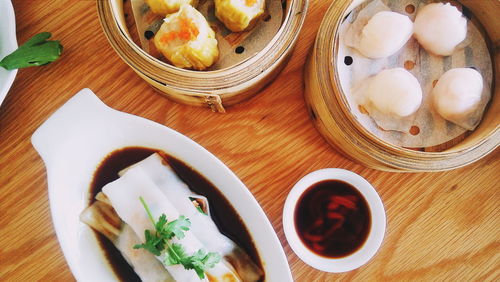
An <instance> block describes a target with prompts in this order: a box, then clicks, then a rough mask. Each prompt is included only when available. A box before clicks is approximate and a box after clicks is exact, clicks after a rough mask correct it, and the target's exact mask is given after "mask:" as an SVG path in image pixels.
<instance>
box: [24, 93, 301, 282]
mask: <svg viewBox="0 0 500 282" xmlns="http://www.w3.org/2000/svg"><path fill="white" fill-rule="evenodd" d="M32 143H33V146H34V147H35V149H36V150H37V151H38V153H39V154H40V156H41V157H42V159H43V161H44V162H45V166H46V168H47V178H48V186H49V200H50V208H51V212H52V220H53V223H54V227H55V230H56V233H57V237H58V239H59V243H60V244H61V248H62V250H63V252H64V256H65V257H66V260H67V261H68V264H69V266H70V268H71V271H72V272H73V274H74V276H75V277H76V279H77V280H78V281H113V280H116V277H115V276H114V275H113V273H112V271H111V269H110V267H109V265H108V264H107V263H104V262H106V259H105V258H104V256H103V254H102V252H101V250H100V249H99V247H98V244H97V241H96V238H95V236H94V234H93V233H92V231H91V229H90V228H89V227H88V226H87V225H85V224H83V223H81V222H80V220H79V215H80V213H81V211H82V210H83V209H84V208H85V207H86V206H87V205H88V197H89V196H88V195H89V194H88V190H89V185H90V182H91V179H92V175H93V173H94V170H95V169H96V168H97V166H98V165H99V163H100V162H101V160H102V159H103V158H104V157H105V156H106V155H107V154H108V153H110V152H112V151H114V150H116V149H120V148H123V147H129V146H142V147H150V148H156V149H160V150H163V151H165V152H167V153H168V154H171V155H172V156H175V157H177V158H179V159H180V160H182V161H184V162H185V163H187V164H189V165H190V166H192V167H193V168H194V169H195V170H197V171H198V172H199V173H201V174H202V175H204V176H205V177H206V178H207V179H208V180H210V181H211V182H212V183H213V184H214V185H215V186H216V187H218V189H219V190H220V191H221V192H222V194H224V196H225V197H226V198H227V199H228V200H229V201H230V202H231V203H233V206H234V207H235V209H236V210H237V212H238V213H239V215H240V216H241V218H242V220H243V222H244V223H245V225H246V226H247V228H248V230H249V232H250V234H251V235H252V237H253V239H254V242H255V246H256V247H257V250H258V253H259V255H260V258H261V260H262V262H263V267H264V271H265V274H266V279H267V280H268V281H292V276H291V273H290V268H289V266H288V262H287V259H286V257H285V253H284V252H283V249H282V247H281V244H280V242H279V240H278V237H277V236H276V233H275V232H274V230H273V228H272V226H271V224H270V222H269V220H268V219H267V217H266V215H265V214H264V212H263V210H262V208H261V207H260V206H259V204H258V203H257V201H256V200H255V198H254V197H253V196H252V194H251V193H250V192H249V190H248V189H247V188H246V187H245V185H244V184H243V183H242V182H241V181H240V180H239V179H238V177H236V175H235V174H234V173H233V172H232V171H231V170H229V169H228V168H227V167H226V166H225V165H224V164H223V163H222V162H221V161H220V160H218V159H217V158H216V157H215V156H214V155H212V154H211V153H209V152H208V151H207V150H205V149H204V148H203V147H201V146H200V145H198V144H197V143H195V142H194V141H192V140H191V139H189V138H187V137H185V136H184V135H182V134H180V133H178V132H176V131H174V130H172V129H170V128H167V127H165V126H162V125H160V124H157V123H155V122H152V121H150V120H146V119H144V118H140V117H137V116H134V115H131V114H127V113H123V112H119V111H116V110H113V109H111V108H109V107H107V106H106V105H104V104H103V103H102V102H101V101H100V100H99V99H98V98H97V97H96V96H95V95H94V94H93V93H92V91H90V90H89V89H83V90H82V91H80V92H79V93H78V94H76V95H75V96H74V97H73V98H71V99H70V100H69V101H68V102H67V103H66V104H64V105H63V106H62V107H61V108H60V109H59V110H57V111H56V112H55V113H54V114H53V115H52V116H51V117H50V118H49V119H48V120H47V121H46V122H45V123H43V124H42V125H41V126H40V128H38V129H37V130H36V132H35V133H34V134H33V136H32Z"/></svg>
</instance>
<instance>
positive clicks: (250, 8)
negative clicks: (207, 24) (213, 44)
mask: <svg viewBox="0 0 500 282" xmlns="http://www.w3.org/2000/svg"><path fill="white" fill-rule="evenodd" d="M265 2H266V1H265V0H215V15H216V16H217V18H218V19H219V20H220V21H221V22H223V23H224V25H225V26H226V27H227V28H228V29H230V30H231V31H233V32H240V31H244V30H246V29H249V28H251V27H252V26H253V25H254V24H255V23H256V22H257V20H258V19H259V18H260V16H261V15H262V14H263V13H264V6H265Z"/></svg>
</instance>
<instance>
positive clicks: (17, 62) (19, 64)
mask: <svg viewBox="0 0 500 282" xmlns="http://www.w3.org/2000/svg"><path fill="white" fill-rule="evenodd" d="M51 36H52V34H51V33H50V32H42V33H39V34H37V35H35V36H33V37H32V38H31V39H29V40H28V41H26V43H24V44H23V45H21V46H19V48H17V49H16V50H15V51H14V52H12V53H11V54H10V55H7V56H6V57H5V58H3V59H2V60H1V61H0V67H3V68H4V69H7V70H13V69H20V68H27V67H33V66H41V65H46V64H48V63H51V62H53V61H55V60H57V58H59V56H60V55H61V53H62V50H63V46H62V45H61V43H60V42H59V40H47V39H49V38H50V37H51Z"/></svg>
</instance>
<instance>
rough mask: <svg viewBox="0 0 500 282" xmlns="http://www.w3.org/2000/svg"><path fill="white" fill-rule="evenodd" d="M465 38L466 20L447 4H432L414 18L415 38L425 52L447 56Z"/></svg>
mask: <svg viewBox="0 0 500 282" xmlns="http://www.w3.org/2000/svg"><path fill="white" fill-rule="evenodd" d="M466 36H467V20H466V19H465V17H463V16H462V13H461V12H460V11H459V10H458V9H457V8H456V7H454V6H452V5H450V4H449V3H446V4H443V3H432V4H428V5H426V6H425V7H423V8H422V9H421V10H420V11H419V12H418V14H417V17H416V18H415V38H416V39H417V40H418V43H420V45H422V47H424V48H425V50H427V51H429V52H430V53H433V54H435V55H441V56H449V55H451V54H452V53H453V51H454V50H455V47H456V46H457V45H458V44H459V43H460V42H462V41H463V40H464V39H465V37H466Z"/></svg>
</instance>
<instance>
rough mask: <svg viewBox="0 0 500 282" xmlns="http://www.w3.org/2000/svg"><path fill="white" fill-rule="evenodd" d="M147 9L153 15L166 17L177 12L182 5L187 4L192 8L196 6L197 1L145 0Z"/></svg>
mask: <svg viewBox="0 0 500 282" xmlns="http://www.w3.org/2000/svg"><path fill="white" fill-rule="evenodd" d="M146 2H147V3H148V5H149V8H150V9H151V11H153V13H155V14H158V15H162V16H166V15H168V14H171V13H175V12H177V11H179V9H180V7H181V6H182V5H184V4H189V5H191V6H193V7H196V5H198V0H146Z"/></svg>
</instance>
